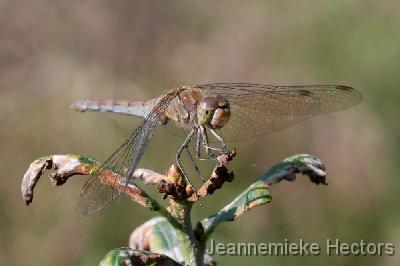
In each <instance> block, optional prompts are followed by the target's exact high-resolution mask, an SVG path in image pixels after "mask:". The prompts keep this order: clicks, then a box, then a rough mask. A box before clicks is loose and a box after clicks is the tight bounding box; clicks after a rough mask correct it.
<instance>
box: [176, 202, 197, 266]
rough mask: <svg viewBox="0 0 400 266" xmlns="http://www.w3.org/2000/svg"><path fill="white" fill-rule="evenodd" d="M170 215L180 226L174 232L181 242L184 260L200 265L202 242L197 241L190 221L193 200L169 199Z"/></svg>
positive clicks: (191, 265) (193, 264) (190, 263)
mask: <svg viewBox="0 0 400 266" xmlns="http://www.w3.org/2000/svg"><path fill="white" fill-rule="evenodd" d="M170 204H171V206H170V208H171V210H172V211H171V215H172V216H173V217H174V218H176V219H177V220H178V221H179V223H180V225H181V226H180V227H179V228H177V227H176V226H175V225H173V226H174V227H175V228H176V229H177V230H176V234H177V237H178V239H179V242H180V244H181V250H182V253H183V254H182V255H183V256H184V260H185V262H186V263H187V264H189V265H190V266H201V265H203V260H204V248H203V244H202V243H201V242H199V241H198V240H197V238H196V236H195V233H194V231H193V227H192V221H191V211H192V206H193V202H189V201H174V200H172V199H171V200H170Z"/></svg>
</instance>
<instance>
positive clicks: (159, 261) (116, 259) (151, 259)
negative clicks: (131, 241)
mask: <svg viewBox="0 0 400 266" xmlns="http://www.w3.org/2000/svg"><path fill="white" fill-rule="evenodd" d="M125 265H154V266H155V265H157V266H181V265H182V264H180V263H177V262H176V261H174V260H173V259H171V258H169V257H167V256H165V255H162V254H157V253H151V252H147V251H143V250H137V249H131V248H127V247H122V248H116V249H113V250H111V251H109V252H108V253H107V254H106V255H105V256H104V258H103V259H102V260H101V261H100V264H99V266H125Z"/></svg>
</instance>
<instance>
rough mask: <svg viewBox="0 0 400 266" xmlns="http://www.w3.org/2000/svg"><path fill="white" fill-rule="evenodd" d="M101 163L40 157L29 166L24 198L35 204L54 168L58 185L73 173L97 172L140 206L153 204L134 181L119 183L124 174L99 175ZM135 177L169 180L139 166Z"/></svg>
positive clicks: (155, 181) (149, 180) (148, 180)
mask: <svg viewBox="0 0 400 266" xmlns="http://www.w3.org/2000/svg"><path fill="white" fill-rule="evenodd" d="M100 166H101V163H100V162H98V161H96V160H94V159H92V158H89V157H84V156H79V155H70V154H67V155H51V156H46V157H43V158H40V159H38V160H36V161H34V162H32V163H31V164H30V166H29V169H28V170H27V171H26V173H25V175H24V177H23V179H22V183H21V193H22V198H23V199H24V200H25V202H26V204H27V205H28V204H29V203H31V202H32V200H33V190H34V188H35V186H36V184H37V182H38V181H39V178H40V177H41V176H42V175H43V173H44V171H45V170H46V169H51V170H53V173H51V174H50V180H51V182H52V183H53V184H54V185H57V186H59V185H63V184H64V183H65V182H66V181H67V180H68V178H69V177H71V176H73V175H97V176H98V178H100V179H101V182H102V183H103V184H105V185H113V187H114V188H115V189H117V190H119V191H121V192H122V193H123V194H125V195H127V196H128V197H130V198H131V199H132V200H134V201H136V202H137V203H139V204H140V205H143V206H149V204H148V203H149V201H151V198H150V197H149V196H148V195H147V194H146V193H145V192H144V191H143V190H142V189H140V188H139V187H137V186H136V185H134V184H129V185H128V186H125V185H124V184H123V183H121V182H119V181H120V180H122V177H121V176H120V175H118V174H117V173H115V172H112V171H110V170H107V171H103V172H100V174H99V171H98V170H99V169H100ZM105 176H107V179H106V178H104V177H105ZM134 177H135V178H138V179H141V180H143V182H144V183H146V184H159V183H161V182H163V180H164V179H167V177H166V176H164V175H160V174H158V173H156V172H154V171H151V170H147V169H137V170H136V171H135V172H134ZM116 180H117V182H116ZM115 184H116V185H115Z"/></svg>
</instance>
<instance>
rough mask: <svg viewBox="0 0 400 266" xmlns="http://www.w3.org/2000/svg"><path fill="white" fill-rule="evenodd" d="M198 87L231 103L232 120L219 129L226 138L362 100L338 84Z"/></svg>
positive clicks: (294, 121) (258, 131) (262, 131)
mask: <svg viewBox="0 0 400 266" xmlns="http://www.w3.org/2000/svg"><path fill="white" fill-rule="evenodd" d="M195 87H196V88H200V89H202V90H203V91H204V93H205V94H206V95H221V96H224V97H225V98H227V99H228V101H229V102H230V107H231V119H230V120H229V122H228V123H227V124H226V125H225V126H224V127H223V128H222V129H221V130H220V133H221V135H222V136H223V137H224V138H225V139H226V140H227V141H237V140H243V139H247V138H250V137H253V136H256V135H260V134H266V133H271V132H275V131H278V130H282V129H285V128H288V127H290V126H293V125H296V124H298V123H300V122H303V121H304V120H306V119H308V118H310V117H311V116H313V115H316V114H323V113H330V112H335V111H339V110H342V109H346V108H349V107H351V106H354V105H356V104H358V103H360V102H361V100H362V96H361V94H360V93H359V92H358V91H357V90H355V89H353V88H350V87H347V86H339V85H305V86H273V85H261V84H248V83H214V84H206V85H197V86H195Z"/></svg>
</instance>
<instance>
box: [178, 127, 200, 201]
mask: <svg viewBox="0 0 400 266" xmlns="http://www.w3.org/2000/svg"><path fill="white" fill-rule="evenodd" d="M194 133H195V132H194V130H192V131H191V132H190V133H189V134H188V136H187V137H186V139H185V141H184V142H183V143H182V145H181V147H180V148H179V150H178V152H177V153H176V163H177V164H178V167H179V169H181V172H182V175H183V177H184V178H185V181H186V182H187V183H188V184H189V185H190V186H191V187H192V189H193V191H194V193H195V194H197V191H196V188H195V187H194V186H193V184H192V183H191V182H190V180H189V178H188V177H187V175H186V173H185V170H184V169H183V167H182V164H181V161H180V158H181V155H182V152H183V150H185V149H188V146H189V143H190V142H191V141H192V137H193V134H194Z"/></svg>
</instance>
